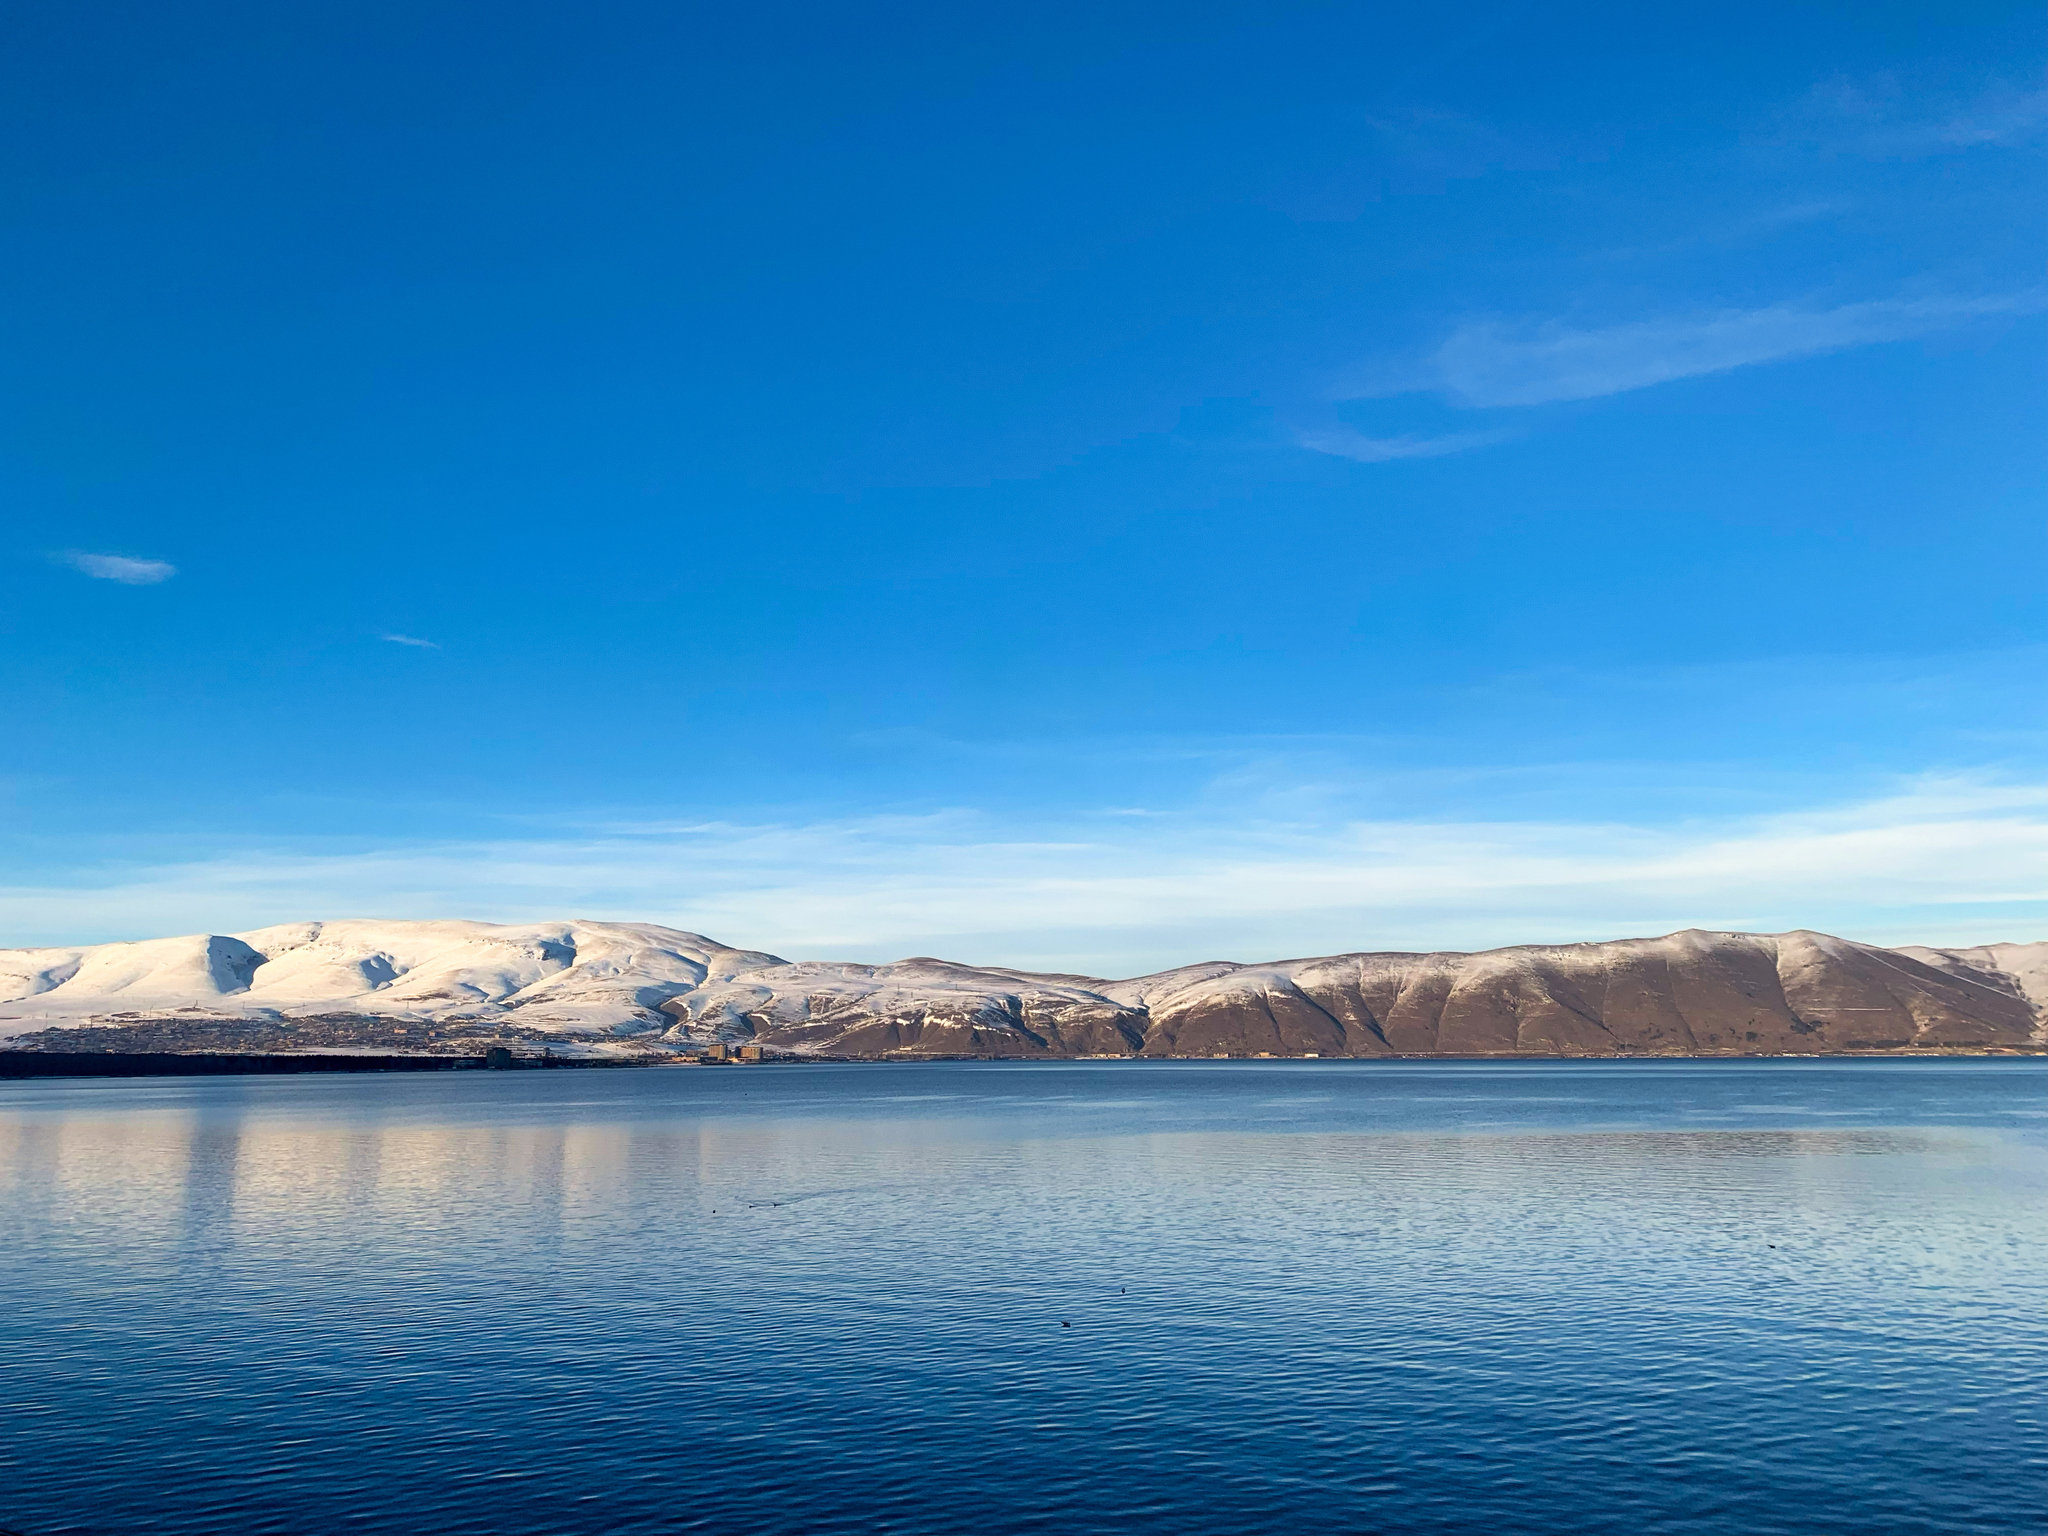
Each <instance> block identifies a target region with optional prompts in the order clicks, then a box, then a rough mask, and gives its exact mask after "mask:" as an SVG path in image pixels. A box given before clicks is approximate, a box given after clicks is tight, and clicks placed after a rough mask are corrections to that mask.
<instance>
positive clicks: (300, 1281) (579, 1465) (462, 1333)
mask: <svg viewBox="0 0 2048 1536" xmlns="http://www.w3.org/2000/svg"><path fill="white" fill-rule="evenodd" d="M0 1253H4V1271H0V1276H4V1278H0V1284H4V1296H0V1300H4V1305H0V1526H5V1527H11V1528H13V1529H15V1530H18V1531H22V1532H26V1533H29V1536H50V1533H55V1532H60V1531H95V1532H145V1531H147V1532H208V1533H213V1532H235V1533H243V1532H251V1533H253V1532H287V1533H293V1536H302V1533H304V1536H311V1533H325V1532H341V1531H358V1530H359V1531H421V1532H448V1533H467V1532H475V1533H491V1536H522V1533H529V1532H533V1533H540V1532H564V1533H568V1532H576V1533H581V1532H653V1531H685V1530H688V1531H720V1532H726V1531H729V1532H791V1533H795V1532H804V1533H839V1532H845V1533H855V1532H859V1533H869V1532H889V1531H902V1532H973V1533H977V1536H995V1533H1004V1532H1013V1531H1045V1532H1061V1533H1066V1532H1130V1531H1189V1532H1220V1533H1228V1532H1250V1531H1260V1532H1264V1531H1274V1532H1282V1531H1285V1532H1295V1531H1331V1532H1352V1531H1355V1532H1387V1533H1411V1532H1490V1533H1517V1532H1546V1533H1549V1532H1572V1533H1609V1532H1611V1533H1615V1536H1641V1533H1646V1532H1662V1531H1684V1532H1688V1533H1705V1536H1760V1533H1770V1532H1800V1533H1817V1532H1818V1533H1831V1532H1840V1533H1843V1536H1852V1533H1853V1536H1906V1533H1915V1532H1927V1533H1936V1532H1939V1533H1944V1536H1954V1533H1964V1532H1997V1533H2020V1532H2024V1533H2028V1536H2035V1533H2038V1532H2040V1531H2042V1530H2044V1529H2048V1435H2044V1421H2048V1413H2044V1406H2048V1405H2044V1393H2048V1064H2044V1063H2039V1062H2019V1061H1995V1062H1994V1061H1940V1062H1847V1063H1817V1062H1747V1063H1727V1064H1700V1063H1658V1064H1648V1063H1589V1064H1584V1065H1573V1064H1516V1065H1498V1066H1496V1065H1477V1064H1443V1065H1437V1064H1399V1065H1387V1064H1347V1063H1337V1062H1322V1063H1300V1064H1294V1063H1280V1062H1275V1063H1257V1064H1254V1063H1247V1062H1213V1063H1070V1064H1060V1065H1001V1064H966V1063H961V1064H943V1065H927V1066H874V1067H854V1066H847V1067H747V1068H733V1069H726V1070H706V1069H697V1070H661V1071H644V1072H558V1073H542V1072H516V1073H463V1074H454V1075H448V1076H442V1075H432V1076H424V1077H354V1078H347V1079H340V1080H334V1079H320V1078H287V1079H267V1078H257V1079H218V1078H216V1079H180V1080H154V1081H152V1080H127V1081H118V1080H117V1081H72V1082H38V1083H18V1084H0Z"/></svg>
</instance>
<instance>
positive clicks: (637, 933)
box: [0, 919, 2048, 1057]
mask: <svg viewBox="0 0 2048 1536" xmlns="http://www.w3.org/2000/svg"><path fill="white" fill-rule="evenodd" d="M481 1041H492V1042H496V1041H508V1042H525V1043H527V1044H529V1045H532V1044H540V1045H543V1046H545V1047H547V1048H549V1049H558V1050H561V1051H563V1052H566V1053H569V1054H578V1055H590V1054H601V1055H618V1056H653V1057H659V1056H662V1055H669V1054H673V1053H676V1052H689V1051H693V1050H696V1049H699V1048H701V1047H703V1046H705V1045H708V1044H711V1043H715V1042H722V1043H726V1044H734V1043H739V1044H759V1045H763V1046H767V1047H769V1048H771V1049H773V1050H775V1051H777V1052H784V1053H791V1054H800V1055H813V1056H829V1057H916V1056H1002V1057H1029V1056H1137V1055H1143V1056H1217V1055H1230V1056H1251V1055H1272V1056H1293V1057H1300V1056H1318V1057H1347V1056H1349V1057H1366V1056H1513V1055H1530V1056H1618V1055H1723V1054H1738V1055H1739V1054H1800V1055H1810V1054H1830V1053H1837V1052H1856V1053H1864V1052H1889V1051H1904V1050H1964V1051H1982V1050H2021V1051H2026V1050H2042V1049H2048V943H2037V944H1988V945H1983V946H1980V947H1977V948H1966V949H1933V948H1924V947H1919V946H1911V947H1906V948H1899V949H1886V948H1880V947H1878V946H1875V945H1870V944H1860V943H1856V942H1853V941H1851V940H1848V939H1839V938H1833V937H1831V936H1829V935H1827V934H1822V933H1812V932H1806V931H1798V932H1793V933H1781V934H1752V933H1715V932H1704V931H1701V930H1697V929H1689V930H1687V931H1685V932H1682V933H1674V934H1668V935H1666V936H1664V937H1662V938H1649V939H1620V940H1614V941H1611V942H1605V943H1588V944H1524V945H1515V946H1512V947H1510V948H1505V949H1494V950H1486V951H1482V952H1480V953H1476V954H1461V953H1449V952H1445V953H1433V954H1391V953H1356V954H1343V955H1326V956H1321V957H1316V958H1311V959H1299V960H1277V961H1268V962H1263V963H1258V964H1239V963H1236V962H1231V961H1222V960H1216V961H1205V962H1202V963H1200V964H1196V965H1186V966H1181V967H1179V968H1177V969H1175V970H1170V971H1163V972H1160V973H1158V974H1157V975H1152V976H1138V977H1132V978H1128V979H1124V980H1110V979H1107V978H1102V977H1093V976H1079V975H1061V974H1045V973H1034V972H1028V971H1017V970H1009V969H1005V968H1002V967H998V966H979V965H965V964H959V963H956V962H953V961H947V960H936V959H930V958H925V957H918V958H914V959H909V960H899V961H895V962H893V963H890V964H884V965H864V964H858V963H854V962H849V961H821V960H802V961H790V960H785V959H783V958H781V957H780V956H777V955H772V954H768V953H766V952H765V951H762V950H752V949H735V948H732V947H731V946H729V945H725V944H721V943H719V942H718V941H716V940H714V939H708V938H705V937H704V936H702V935H701V934H694V933H684V932H680V931H678V930H675V929H671V928H662V927H657V926H655V925H653V924H648V923H613V922H583V921H574V920H572V921H564V922H544V923H521V924H493V923H479V922H462V921H452V920H437V921H419V922H408V921H384V920H375V919H347V920H340V921H334V922H306V923H286V924H281V925H278V926H276V927H270V928H261V929H257V930H255V931H253V932H248V933H239V934H192V935H187V936H184V937H180V938H167V939H149V940H143V941H139V942H133V943H116V944H97V945H89V946H82V947H75V948H52V949H11V950H0V1044H11V1045H12V1046H13V1047H14V1048H17V1049H59V1050H78V1049H101V1050H166V1049H168V1050H221V1049H227V1050H249V1051H277V1050H358V1051H360V1050H380V1051H389V1050H417V1051H436V1052H440V1051H451V1050H473V1049H474V1048H475V1047H476V1045H477V1044H478V1043H479V1042H481Z"/></svg>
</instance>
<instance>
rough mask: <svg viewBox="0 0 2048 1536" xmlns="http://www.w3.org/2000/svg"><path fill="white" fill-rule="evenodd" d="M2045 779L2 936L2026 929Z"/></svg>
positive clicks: (758, 856)
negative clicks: (203, 931) (1676, 819)
mask: <svg viewBox="0 0 2048 1536" xmlns="http://www.w3.org/2000/svg"><path fill="white" fill-rule="evenodd" d="M2044 870H2048V788H2041V787H2036V786H2028V785H2013V784H2009V783H1999V782H1993V781H1988V780H1983V779H1976V778H1966V777H1952V778H1936V779H1924V780H1920V781H1915V782H1912V783H1909V784H1906V785H1904V786H1902V787H1900V788H1899V789H1898V790H1897V792H1895V793H1891V794H1887V795H1884V796H1881V797H1878V798H1871V799H1865V800H1861V801H1856V802H1853V803H1845V804H1837V805H1821V806H1815V807H1811V808H1808V809H1805V810H1801V811H1796V812H1791V813H1785V814H1779V815H1772V816H1762V817H1749V818H1735V817H1730V818H1719V819H1715V820H1711V821H1698V822H1688V823H1684V824H1680V825H1666V826H1651V825H1642V824H1628V823H1619V822H1584V821H1577V822H1574V821H1469V820H1467V821H1447V820H1437V821H1420V820H1418V821H1385V820H1347V821H1337V822H1323V821H1294V822H1274V821H1250V820H1241V819H1230V818H1217V817H1215V816H1214V815H1213V812H1211V813H1205V814H1204V815H1203V816H1202V817H1201V818H1199V819H1196V818H1191V817H1190V816H1188V815H1184V814H1166V815H1162V816H1159V817H1148V818H1142V819H1130V818H1116V819H1113V820H1112V819H1109V818H1100V819H1096V820H1093V821H1091V822H1088V823H1086V824H1082V823H1076V824H1071V825H1058V826H1048V825H1035V826H1020V825H1007V824H1004V823H1001V822H998V821H996V820H993V819H991V818H989V817H987V816H984V815H981V814H978V813H974V812H968V811H953V812H946V813H941V814H935V815H930V816H918V817H902V816H898V817H875V818H864V819H857V820H846V821H831V822H811V823H800V824H756V825H738V824H733V823H723V822H715V823H703V824H698V825H649V826H647V827H646V828H645V829H644V830H642V831H640V832H637V833H630V834H628V833H611V834H581V835H559V836H554V837H546V836H543V837H538V838H535V839H532V840H527V841H515V840H501V841H480V842H468V843H459V844H458V843H443V844H435V845H426V846H412V847H392V848H383V849H370V850H358V851H352V852H336V853H326V854H322V853H284V852H274V853H257V854H250V855H246V856H233V857H221V858H216V859H209V860H203V861H197V862H185V863H178V864H168V865H164V866H161V867H157V868H149V869H135V870H131V871H129V872H128V873H127V874H125V875H122V876H120V877H118V878H116V877H109V878H108V879H106V880H104V881H102V882H101V883H99V884H97V885H94V886H91V887H86V886H83V885H66V886H41V887H36V888H16V889H13V890H6V891H0V924H4V927H5V931H7V932H9V933H10V934H13V935H16V937H14V938H13V939H12V940H11V942H14V943H28V942H58V941H78V940H82V939H88V938H106V937H115V936H131V937H132V936H139V935H144V934H151V933H167V932H177V931H189V930H191V929H192V928H194V927H195V926H205V927H207V928H210V929H212V930H213V931H217V932H218V931H231V930H234V929H243V928H251V927H256V926H259V925H261V924H263V923H268V922H274V921H282V920H286V919H291V918H304V917H314V916H329V917H331V916H343V915H383V916H392V917H430V916H469V917H481V918H494V919H501V920H531V919H534V918H539V917H544V916H553V917H560V916H568V915H582V916H601V917H615V918H638V919H642V920H649V921H656V922H665V923H669V924H671V925H673V926H676V927H681V928H687V929H692V930H695V931H698V932H704V933H709V934H712V935H714V936H716V937H719V938H722V939H725V940H726V941H728V942H733V943H741V944H746V945H750V946H757V947H762V948H767V949H772V950H776V951H778V952H780V953H783V954H789V955H794V956H825V957H840V958H852V959H871V960H872V959H887V958H891V957H896V956H901V955H905V954H913V953H938V954H949V955H952V956H955V957H958V958H964V959H971V960H980V961H985V962H998V963H1006V964H1012V965H1023V966H1035V967H1042V968H1047V969H1063V970H1081V971H1092V972H1094V973H1096V974H1132V973H1136V972H1141V971H1146V970H1151V969H1157V968H1160V967H1163V966H1166V965H1171V964H1177V963H1180V962H1182V961H1187V960H1192V959H1199V958H1206V957H1212V956H1217V955H1221V956H1223V957H1226V958H1235V959H1257V958H1272V957H1274V956H1276V955H1282V954H1315V953H1326V952H1333V951H1341V950H1347V949H1436V948H1449V949H1470V948H1483V947H1487V946H1490V945H1496V944H1503V943H1510V942H1516V941H1532V940H1533V941H1562V940H1574V939H1596V938H1611V937H1618V936H1623V935H1629V934H1644V933H1661V932H1668V931H1671V930H1673V929H1677V928H1683V927H1688V926H1701V927H1710V928H1757V929H1766V930H1779V929H1784V928H1791V927H1813V928H1821V929H1825V930H1829V931H1834V932H1843V933H1846V934H1847V935H1849V936H1851V937H1859V938H1866V939H1873V940H1876V941H1878V942H1890V943H1907V942H1916V941H1918V942H1936V943H1965V942H1972V943H1974V942H1985V941H1988V940H1994V939H2010V938H2025V937H2032V936H2034V934H2035V933H2036V932H2038V930H2039V927H2040V922H2041V918H2042V917H2043V915H2044V914H2048V877H2044V875H2043V871H2044Z"/></svg>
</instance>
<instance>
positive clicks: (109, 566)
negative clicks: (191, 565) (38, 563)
mask: <svg viewBox="0 0 2048 1536" xmlns="http://www.w3.org/2000/svg"><path fill="white" fill-rule="evenodd" d="M56 559H57V561H58V563H59V564H61V565H68V566H70V567H71V568H72V569H73V570H74V571H80V572H83V573H84V574H85V575H87V576H91V577H94V578H96V579H97V580H100V581H118V582H120V583H121V584H122V585H123V586H129V587H152V586H155V585H156V584H157V583H158V582H160V581H169V580H170V579H171V578H172V577H173V576H175V575H177V574H178V568H177V567H176V566H175V565H172V564H171V563H170V561H168V560H138V559H135V558H134V557H133V556H131V555H95V554H92V553H90V552H88V551H86V550H82V549H67V550H65V551H64V552H63V553H62V554H60V555H58V556H56Z"/></svg>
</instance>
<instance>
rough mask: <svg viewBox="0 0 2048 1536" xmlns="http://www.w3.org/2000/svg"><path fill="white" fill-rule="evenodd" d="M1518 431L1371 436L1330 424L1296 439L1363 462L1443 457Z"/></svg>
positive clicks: (1324, 451)
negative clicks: (1328, 426)
mask: <svg viewBox="0 0 2048 1536" xmlns="http://www.w3.org/2000/svg"><path fill="white" fill-rule="evenodd" d="M1514 435H1515V434H1514V433H1512V432H1508V431H1497V432H1445V433H1440V434H1438V435H1436V436H1405V437H1368V436H1367V435H1366V434H1365V433H1363V432H1355V431H1353V430H1352V429H1351V428H1349V427H1330V428H1325V429H1322V430H1319V431H1311V432H1303V433H1301V434H1300V435H1299V436H1298V437H1297V438H1296V441H1297V442H1299V443H1300V444H1301V446H1302V447H1304V448H1310V449H1313V450H1314V451H1315V452H1317V453H1327V454H1332V455H1334V456H1335V457H1337V458H1340V459H1356V460H1357V461H1358V462H1359V463H1361V464H1385V463H1388V462H1390V461H1392V460H1394V459H1440V458H1442V457H1444V456H1445V455H1446V454H1452V453H1464V452H1466V451H1467V450H1468V449H1472V448H1485V447H1489V446H1491V445H1492V444H1494V443H1502V442H1506V441H1507V440H1508V439H1509V438H1510V437H1513V436H1514Z"/></svg>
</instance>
